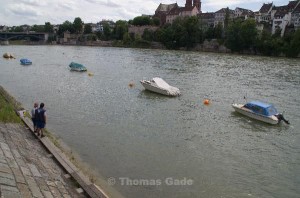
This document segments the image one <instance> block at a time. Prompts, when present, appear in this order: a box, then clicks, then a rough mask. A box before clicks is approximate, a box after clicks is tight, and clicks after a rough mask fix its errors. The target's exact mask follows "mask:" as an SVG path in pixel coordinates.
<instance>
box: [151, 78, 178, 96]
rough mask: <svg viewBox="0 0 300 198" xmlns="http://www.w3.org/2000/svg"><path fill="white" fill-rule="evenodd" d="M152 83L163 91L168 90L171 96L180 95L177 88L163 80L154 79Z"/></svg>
mask: <svg viewBox="0 0 300 198" xmlns="http://www.w3.org/2000/svg"><path fill="white" fill-rule="evenodd" d="M152 82H154V83H155V84H156V86H157V87H160V88H161V89H164V90H167V91H168V92H169V93H170V95H178V94H180V91H179V89H178V88H177V87H172V86H170V85H169V84H168V83H167V82H166V81H164V80H163V79H161V78H158V77H155V78H153V79H152Z"/></svg>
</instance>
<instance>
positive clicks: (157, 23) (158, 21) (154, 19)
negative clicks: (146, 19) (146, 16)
mask: <svg viewBox="0 0 300 198" xmlns="http://www.w3.org/2000/svg"><path fill="white" fill-rule="evenodd" d="M152 23H153V25H155V26H159V25H160V20H159V18H157V17H154V18H153V19H152Z"/></svg>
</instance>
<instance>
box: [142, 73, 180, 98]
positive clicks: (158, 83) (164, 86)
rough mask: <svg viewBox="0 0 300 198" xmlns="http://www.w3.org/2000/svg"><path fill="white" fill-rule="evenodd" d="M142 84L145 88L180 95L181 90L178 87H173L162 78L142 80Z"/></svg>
mask: <svg viewBox="0 0 300 198" xmlns="http://www.w3.org/2000/svg"><path fill="white" fill-rule="evenodd" d="M140 82H141V84H142V85H143V86H144V87H145V89H147V90H149V91H153V92H156V93H159V94H163V95H167V96H179V95H180V91H179V89H178V88H177V87H172V86H170V85H169V84H168V83H166V82H165V81H164V80H163V79H161V78H158V77H156V78H153V79H152V80H141V81H140Z"/></svg>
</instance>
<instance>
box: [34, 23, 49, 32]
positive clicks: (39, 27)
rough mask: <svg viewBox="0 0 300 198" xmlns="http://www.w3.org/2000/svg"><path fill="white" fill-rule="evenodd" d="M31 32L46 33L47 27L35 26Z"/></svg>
mask: <svg viewBox="0 0 300 198" xmlns="http://www.w3.org/2000/svg"><path fill="white" fill-rule="evenodd" d="M30 31H34V32H46V31H45V26H44V25H33V26H32V27H31V28H30Z"/></svg>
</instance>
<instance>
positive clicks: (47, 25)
mask: <svg viewBox="0 0 300 198" xmlns="http://www.w3.org/2000/svg"><path fill="white" fill-rule="evenodd" d="M44 30H45V32H48V33H53V25H51V23H50V22H46V23H45V26H44Z"/></svg>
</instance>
